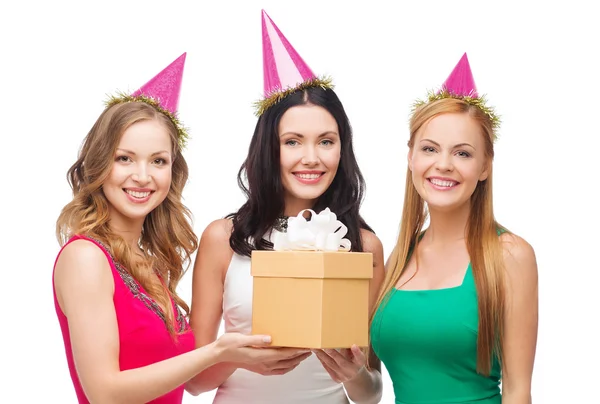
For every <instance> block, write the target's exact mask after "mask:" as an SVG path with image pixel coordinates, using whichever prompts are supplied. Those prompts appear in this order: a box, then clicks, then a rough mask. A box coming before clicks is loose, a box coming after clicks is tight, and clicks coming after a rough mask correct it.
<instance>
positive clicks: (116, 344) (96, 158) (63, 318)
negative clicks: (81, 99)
mask: <svg viewBox="0 0 600 404" xmlns="http://www.w3.org/2000/svg"><path fill="white" fill-rule="evenodd" d="M184 62H185V54H183V55H181V56H180V57H179V58H178V59H177V60H175V61H174V62H173V63H172V64H171V65H169V66H168V67H167V68H165V69H164V70H163V71H162V72H160V73H159V74H158V75H157V76H156V77H155V78H153V79H152V80H151V81H150V82H148V83H147V84H146V85H144V86H143V87H142V88H140V90H138V91H136V92H135V93H134V94H132V95H120V96H118V97H113V98H112V99H111V100H110V101H109V102H108V105H107V107H106V109H105V110H104V111H103V112H102V114H101V115H100V117H99V118H98V120H97V121H96V123H95V124H94V126H93V127H92V129H91V130H90V132H89V134H88V135H87V137H86V138H85V140H84V143H83V147H82V149H81V151H80V153H79V158H78V160H77V161H76V163H75V164H74V165H73V166H72V167H71V169H70V170H69V173H68V179H69V182H70V184H71V187H72V188H73V200H72V201H71V202H69V203H68V204H67V205H66V206H65V207H64V208H63V210H62V212H61V214H60V217H59V218H58V221H57V235H58V238H59V240H60V243H61V245H62V249H61V251H60V253H59V255H58V257H57V259H56V262H55V267H54V273H53V286H54V301H55V307H56V314H57V316H58V320H59V323H60V327H61V330H62V334H63V340H64V344H65V353H66V357H67V362H68V366H69V371H70V373H71V378H72V380H73V384H74V387H75V392H76V396H77V399H78V402H79V403H89V402H110V403H128V404H129V403H146V402H152V403H163V404H178V403H181V401H182V396H183V391H184V385H185V383H186V382H187V381H188V380H189V379H190V378H192V377H193V376H194V375H196V374H197V373H198V372H200V371H202V370H203V369H205V368H207V367H209V366H212V365H214V364H215V363H218V362H221V361H237V362H241V363H249V364H251V363H257V362H258V363H262V362H263V361H265V360H282V359H286V358H289V357H290V356H291V355H297V354H298V352H297V350H275V349H270V348H264V346H266V345H268V343H269V337H267V336H245V335H241V334H225V335H224V336H222V337H221V338H220V339H218V340H217V341H215V342H214V343H213V344H210V345H207V346H205V347H202V348H198V349H194V335H193V333H192V332H191V329H190V326H189V324H188V322H187V320H186V316H187V313H188V311H189V308H188V306H187V304H186V303H185V302H184V301H183V300H182V299H181V297H179V296H178V294H177V285H178V282H179V281H180V279H181V277H182V276H183V273H184V269H183V268H184V265H185V264H186V263H187V264H189V261H190V254H191V253H192V252H193V251H194V250H195V249H196V247H197V238H196V236H195V235H194V233H193V231H192V227H191V225H190V222H189V217H190V215H189V211H188V210H187V209H186V208H185V206H184V205H183V204H182V201H181V195H182V191H183V188H184V185H185V183H186V181H187V178H188V167H187V164H186V162H185V159H184V158H183V155H182V154H181V151H182V148H183V146H184V145H185V140H186V137H187V134H186V130H185V128H184V127H183V126H182V125H181V124H180V122H179V121H178V119H177V117H176V112H177V102H178V97H179V88H180V82H181V77H182V74H183V65H184ZM254 345H256V346H262V347H261V349H253V348H251V347H249V346H254Z"/></svg>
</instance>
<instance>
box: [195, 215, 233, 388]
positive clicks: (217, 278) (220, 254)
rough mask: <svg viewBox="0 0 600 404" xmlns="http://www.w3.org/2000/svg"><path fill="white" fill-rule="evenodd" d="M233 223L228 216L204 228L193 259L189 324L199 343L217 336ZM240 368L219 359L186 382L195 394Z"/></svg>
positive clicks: (215, 386) (202, 344) (216, 384)
mask: <svg viewBox="0 0 600 404" xmlns="http://www.w3.org/2000/svg"><path fill="white" fill-rule="evenodd" d="M231 230H232V223H231V221H230V220H227V219H220V220H216V221H214V222H212V223H211V224H209V225H208V227H207V228H206V229H205V230H204V233H203V234H202V237H201V239H200V245H199V248H198V253H197V254H196V260H195V262H194V269H193V276H192V306H191V312H190V325H191V327H192V330H193V331H194V336H195V338H196V347H202V346H205V345H207V344H210V343H211V342H213V341H215V340H216V339H217V333H218V332H219V326H220V324H221V317H222V315H223V287H224V282H225V274H226V273H227V267H228V266H229V262H230V261H231V257H232V256H233V251H232V250H231V247H230V246H229V237H230V235H231ZM236 369H237V366H236V364H234V363H227V362H224V363H219V364H218V365H215V366H212V367H211V368H209V369H207V370H205V371H204V372H201V373H200V374H198V375H197V376H196V377H194V378H193V379H192V380H190V381H189V382H188V383H187V384H186V390H187V391H188V392H189V393H190V394H193V395H198V394H200V393H202V392H205V391H210V390H213V389H215V388H217V387H219V386H220V385H221V384H223V382H224V381H225V380H227V378H229V376H231V374H232V373H233V372H234V371H235V370H236Z"/></svg>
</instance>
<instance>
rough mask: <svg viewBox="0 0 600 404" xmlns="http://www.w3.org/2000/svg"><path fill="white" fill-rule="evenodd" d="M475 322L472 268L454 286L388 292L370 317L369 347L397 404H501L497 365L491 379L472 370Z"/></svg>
mask: <svg viewBox="0 0 600 404" xmlns="http://www.w3.org/2000/svg"><path fill="white" fill-rule="evenodd" d="M478 323H479V316H478V312H477V291H476V288H475V281H474V279H473V274H472V270H471V265H470V264H469V267H468V268H467V272H466V274H465V277H464V279H463V283H462V284H461V285H460V286H458V287H454V288H446V289H437V290H398V289H395V288H394V289H392V290H391V291H390V292H389V294H388V295H387V296H386V298H385V299H384V301H383V303H382V305H381V306H380V307H379V309H378V310H377V312H376V314H375V317H374V319H373V323H372V325H371V343H372V346H373V350H374V351H375V353H376V354H377V356H378V357H379V359H381V361H382V362H383V364H384V365H385V367H386V369H387V371H388V373H389V375H390V378H391V379H392V382H393V385H394V395H395V397H396V404H442V403H462V404H468V403H473V404H500V403H501V401H502V399H501V395H500V365H499V363H498V361H497V360H494V362H493V366H492V371H491V374H490V376H487V377H486V376H483V375H480V374H478V373H477V372H476V370H475V369H476V363H477V327H478Z"/></svg>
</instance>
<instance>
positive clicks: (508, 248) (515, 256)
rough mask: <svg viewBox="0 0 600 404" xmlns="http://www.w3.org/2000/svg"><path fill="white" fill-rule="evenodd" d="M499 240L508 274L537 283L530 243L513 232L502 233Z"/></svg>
mask: <svg viewBox="0 0 600 404" xmlns="http://www.w3.org/2000/svg"><path fill="white" fill-rule="evenodd" d="M500 241H501V242H502V249H503V253H504V265H505V268H506V272H507V273H508V275H509V276H510V277H511V278H513V279H519V280H521V281H529V282H535V283H537V262H536V257H535V251H534V249H533V247H532V246H531V244H529V243H528V242H527V241H526V240H525V239H523V238H522V237H519V236H517V235H516V234H513V233H503V234H502V235H500Z"/></svg>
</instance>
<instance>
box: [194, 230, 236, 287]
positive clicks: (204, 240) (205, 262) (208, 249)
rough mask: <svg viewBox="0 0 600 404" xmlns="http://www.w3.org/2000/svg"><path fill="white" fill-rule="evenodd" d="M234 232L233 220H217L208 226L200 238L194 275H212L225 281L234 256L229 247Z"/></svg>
mask: <svg viewBox="0 0 600 404" xmlns="http://www.w3.org/2000/svg"><path fill="white" fill-rule="evenodd" d="M232 231H233V221H232V220H231V219H217V220H214V221H212V222H211V223H209V225H208V226H206V229H204V232H203V233H202V237H201V238H200V246H199V248H198V253H197V255H196V262H195V263H194V273H198V274H199V273H203V274H207V273H211V274H213V275H217V276H218V278H219V279H221V280H222V281H224V279H225V274H226V272H227V268H228V266H229V262H230V261H231V257H232V256H233V250H232V249H231V246H230V245H229V238H230V237H231V232H232ZM197 279H200V278H197ZM198 282H200V281H198Z"/></svg>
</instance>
